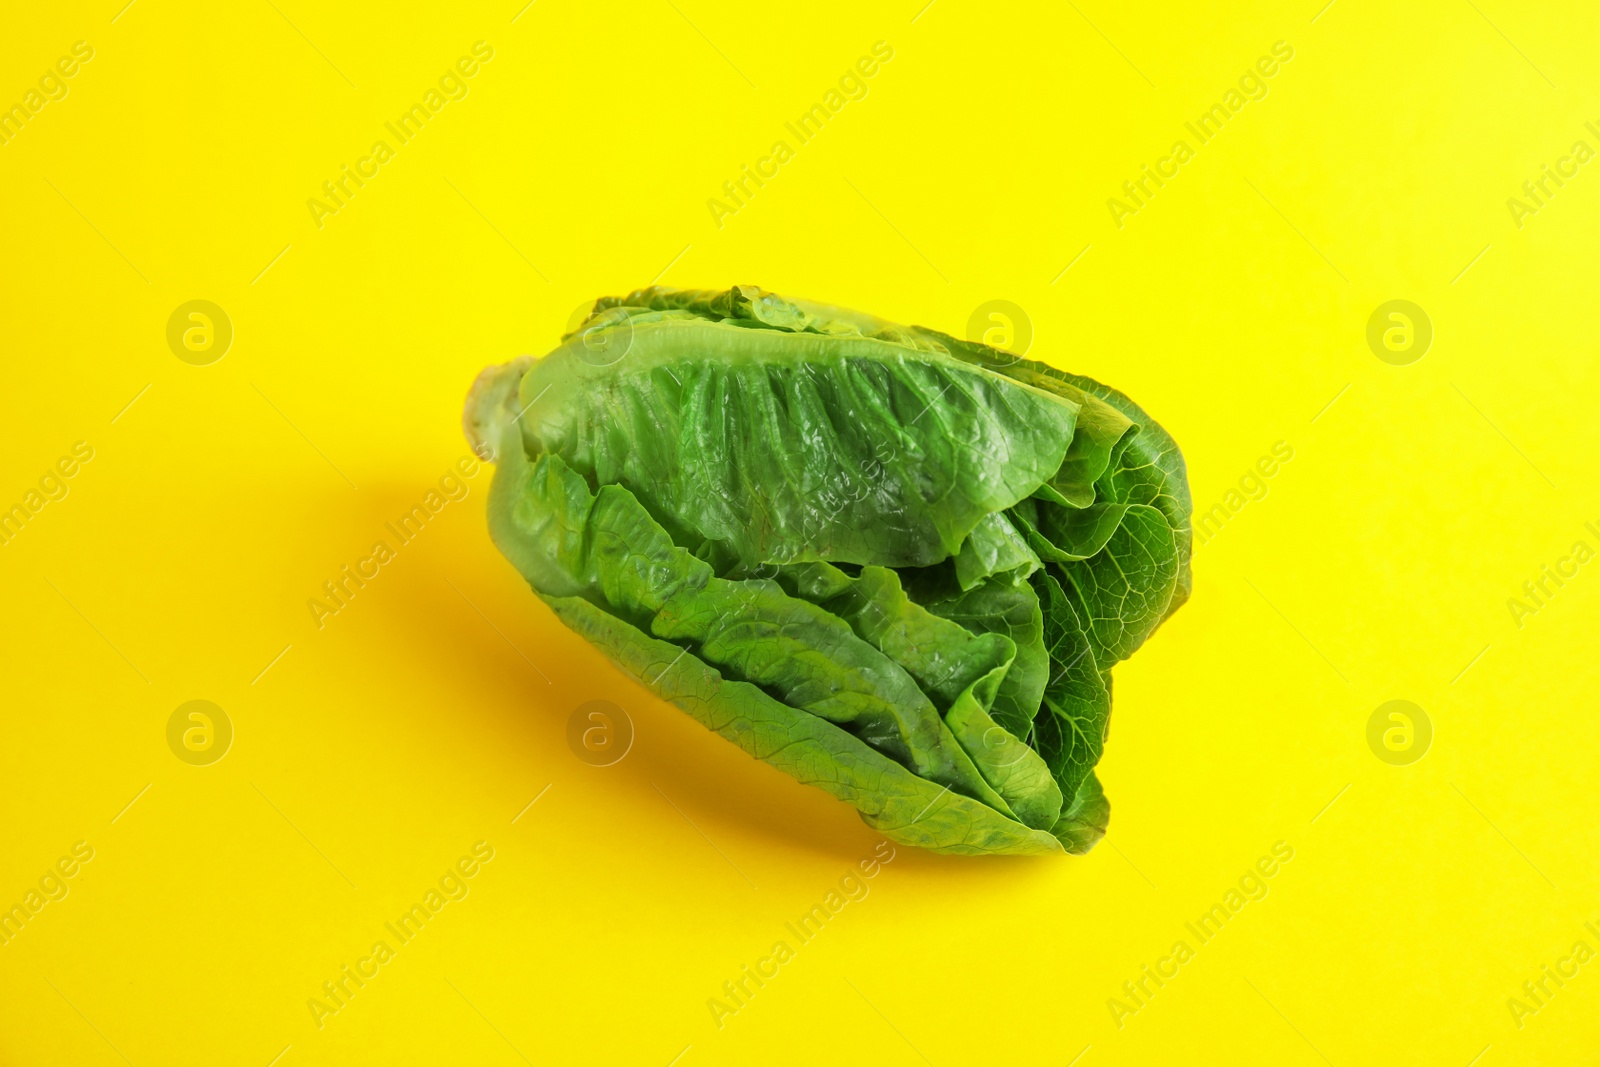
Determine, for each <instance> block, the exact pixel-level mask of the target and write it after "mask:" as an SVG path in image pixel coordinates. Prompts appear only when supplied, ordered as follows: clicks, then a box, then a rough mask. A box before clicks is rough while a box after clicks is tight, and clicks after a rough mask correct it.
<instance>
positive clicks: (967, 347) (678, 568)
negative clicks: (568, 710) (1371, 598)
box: [463, 286, 1190, 854]
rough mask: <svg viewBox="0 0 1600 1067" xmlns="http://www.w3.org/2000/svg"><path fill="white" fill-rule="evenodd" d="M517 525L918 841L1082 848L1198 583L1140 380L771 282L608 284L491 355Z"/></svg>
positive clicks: (474, 414) (514, 536)
mask: <svg viewBox="0 0 1600 1067" xmlns="http://www.w3.org/2000/svg"><path fill="white" fill-rule="evenodd" d="M463 422H464V425H465V429H466V432H467V436H468V438H469V440H470V441H471V442H472V443H473V446H474V448H475V450H476V451H477V452H478V453H479V455H481V456H483V457H484V458H486V459H490V460H492V461H493V462H495V464H496V471H495V476H494V482H493V485H492V486H491V489H490V493H489V532H490V535H491V537H492V538H493V540H494V542H495V544H496V546H497V547H499V549H500V550H501V552H502V553H503V554H504V555H505V556H506V558H507V559H508V560H509V561H510V562H511V563H512V564H513V565H514V566H515V567H516V569H517V570H518V571H519V572H520V573H521V574H522V576H523V577H524V578H525V579H526V580H527V581H528V583H529V584H530V585H531V586H532V588H533V590H534V591H535V593H537V594H538V595H539V597H540V598H541V599H542V600H544V602H545V603H546V604H548V605H549V606H550V608H551V609H552V610H553V611H554V612H555V613H556V615H557V617H559V618H560V619H561V620H562V621H563V622H564V623H565V624H566V625H567V626H568V627H569V628H571V629H572V630H574V631H575V632H576V633H578V634H580V635H581V636H583V637H584V638H585V639H587V640H588V641H590V642H591V643H592V644H594V645H595V646H596V647H598V648H600V649H601V650H602V651H604V652H605V653H606V654H607V655H608V656H609V657H610V658H611V659H612V660H613V661H614V662H615V663H617V664H618V666H619V667H621V669H623V670H624V671H625V672H627V673H628V674H629V675H631V676H632V677H633V678H635V679H636V680H638V681H639V682H640V683H641V684H643V685H644V686H645V687H646V688H647V689H649V690H650V691H651V692H653V693H655V694H656V695H658V696H660V697H661V698H663V699H665V700H668V701H670V702H672V703H674V704H676V705H677V706H678V707H679V708H681V709H683V710H684V711H686V712H687V713H689V714H690V715H692V716H694V717H695V718H696V719H698V720H699V721H700V722H701V723H703V724H704V725H706V726H707V727H708V728H710V729H712V730H714V731H716V732H717V733H719V734H720V735H722V736H723V737H725V738H727V739H728V740H730V741H732V742H733V743H735V744H737V745H739V746H740V747H741V748H743V749H744V750H745V751H746V752H749V753H750V754H751V755H753V756H755V757H757V758H759V759H762V760H765V761H766V762H768V763H770V764H772V765H773V766H775V767H777V768H778V769H780V770H782V771H785V772H786V773H788V774H790V775H792V776H793V777H795V778H796V779H798V780H800V781H802V782H806V783H808V784H811V785H816V786H818V787H819V788H822V789H825V790H827V791H828V792H829V793H831V794H832V795H834V796H835V797H838V798H839V799H841V800H843V801H845V802H846V803H849V804H851V805H853V806H854V807H856V809H857V810H858V811H859V812H860V814H861V817H862V818H863V819H864V820H865V821H866V822H867V823H868V824H869V825H870V826H872V827H874V828H875V829H876V830H878V831H879V832H880V833H883V834H884V835H885V836H887V837H889V838H891V839H892V840H894V841H897V842H901V843H904V844H909V845H917V846H920V847H924V848H928V849H931V850H934V851H938V852H949V853H958V854H995V853H1014V854H1039V853H1059V852H1062V851H1066V852H1074V853H1081V852H1086V851H1087V850H1088V849H1090V848H1092V847H1093V846H1094V844H1095V843H1096V842H1097V841H1098V840H1099V839H1100V838H1101V837H1103V836H1104V834H1105V832H1106V827H1107V824H1108V819H1109V815H1110V806H1109V803H1108V802H1107V800H1106V798H1105V794H1104V792H1103V790H1102V789H1101V786H1100V782H1099V779H1098V778H1097V776H1096V775H1095V770H1094V769H1095V766H1096V764H1097V763H1098V762H1099V759H1100V756H1101V754H1102V752H1103V750H1104V745H1105V740H1106V736H1107V729H1108V725H1109V718H1110V711H1111V686H1110V682H1111V668H1112V667H1113V666H1114V665H1115V664H1116V663H1117V662H1120V661H1121V660H1123V659H1126V658H1127V657H1128V656H1129V655H1131V654H1132V653H1133V652H1134V651H1135V650H1136V649H1137V648H1138V647H1139V646H1140V645H1141V644H1143V642H1144V641H1145V640H1147V639H1148V638H1149V636H1150V635H1151V634H1152V633H1153V632H1154V631H1155V630H1156V628H1157V627H1159V625H1160V624H1161V623H1162V622H1163V621H1164V620H1165V619H1166V618H1167V617H1168V616H1170V614H1171V613H1172V612H1173V611H1174V610H1176V608H1177V607H1178V606H1179V605H1180V604H1182V603H1183V601H1184V600H1185V599H1186V598H1187V597H1188V594H1189V589H1190V581H1189V552H1190V528H1189V507H1190V505H1189V491H1188V483H1187V479H1186V477H1185V473H1184V466H1183V458H1182V455H1181V453H1180V452H1179V451H1178V448H1177V445H1176V444H1175V443H1174V442H1173V441H1172V439H1171V437H1170V436H1168V435H1167V434H1166V432H1165V431H1164V430H1162V429H1161V427H1160V426H1158V425H1157V424H1156V423H1155V422H1154V421H1153V420H1151V419H1150V418H1149V416H1148V415H1146V414H1145V413H1144V412H1143V411H1142V410H1141V409H1140V408H1138V407H1137V406H1136V405H1134V404H1133V403H1132V401H1129V400H1128V399H1127V398H1126V397H1124V396H1123V395H1122V394H1121V393H1118V392H1116V391H1115V390H1112V389H1109V388H1108V387H1106V386H1103V385H1100V384H1099V383H1098V382H1094V381H1092V380H1090V379H1087V378H1083V377H1080V376H1077V375H1071V374H1067V373H1065V372H1063V371H1059V370H1057V369H1055V368H1053V367H1050V366H1048V365H1046V364H1043V363H1038V362H1034V361H1031V360H1024V359H1020V358H1018V357H1016V356H1013V355H1011V354H1009V353H1006V352H1002V351H999V350H996V349H993V348H989V347H987V346H984V345H980V344H975V343H973V342H969V341H963V340H959V339H957V338H954V337H950V336H949V335H946V334H942V333H939V332H937V331H934V330H928V329H925V328H922V327H915V326H911V327H907V326H900V325H897V324H894V323H891V322H887V321H885V320H882V319H878V318H876V317H875V316H871V315H867V314H864V313H860V312H853V311H847V310H844V309H839V308H833V307H828V306H826V305H821V304H814V303H810V302H807V301H800V300H787V299H785V298H783V297H780V296H777V295H776V294H773V293H769V292H766V291H764V290H761V289H759V288H756V287H754V286H735V287H733V288H732V289H728V290H720V291H716V290H672V289H663V288H657V287H652V288H648V289H642V290H638V291H636V292H634V293H630V294H628V295H627V296H624V297H606V298H602V299H601V300H599V301H597V302H596V304H595V308H594V311H593V313H592V314H591V315H590V317H589V318H588V320H587V321H585V322H584V323H583V324H582V325H580V326H579V327H578V329H576V330H575V331H573V332H572V333H571V334H569V335H568V336H567V337H565V338H564V339H563V341H562V343H561V345H560V346H558V347H557V348H556V349H555V350H554V351H552V352H550V353H549V354H548V355H546V356H544V357H542V358H540V359H531V358H528V357H523V358H521V359H519V360H516V361H513V362H512V363H508V364H505V365H502V366H498V367H491V368H489V369H488V370H486V371H484V373H483V374H482V375H480V376H479V378H478V381H477V382H476V383H475V384H474V386H473V389H472V391H471V393H470V395H469V397H468V401H467V408H466V412H465V414H464V417H463Z"/></svg>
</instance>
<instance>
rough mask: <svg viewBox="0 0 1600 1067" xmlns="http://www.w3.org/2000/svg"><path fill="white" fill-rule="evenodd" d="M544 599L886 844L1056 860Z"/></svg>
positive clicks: (789, 712)
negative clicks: (843, 807) (846, 808)
mask: <svg viewBox="0 0 1600 1067" xmlns="http://www.w3.org/2000/svg"><path fill="white" fill-rule="evenodd" d="M544 599H545V602H546V603H547V604H549V605H550V607H551V608H552V609H554V611H555V613H556V615H557V616H558V617H560V619H561V621H562V622H564V623H566V624H567V625H568V626H569V627H571V628H572V629H573V630H574V631H575V632H577V633H578V634H579V635H580V636H582V637H584V638H585V639H587V640H588V641H589V642H590V643H591V644H593V645H595V646H596V647H597V648H599V649H600V650H601V651H603V652H605V653H606V655H608V656H610V657H611V658H612V660H614V661H615V662H616V663H617V665H618V666H620V667H621V668H622V669H623V670H624V671H626V672H627V673H628V674H630V675H632V676H633V677H634V678H637V679H638V680H639V681H640V682H641V683H642V684H644V686H645V687H646V688H647V689H649V690H650V691H651V692H653V693H655V694H656V695H657V696H659V697H661V698H662V699H663V700H667V701H670V702H671V703H673V704H676V705H677V706H678V707H680V708H682V709H683V710H684V711H686V712H688V713H689V714H690V715H692V716H693V717H694V718H695V719H697V720H699V721H700V722H701V723H702V724H704V725H705V726H707V727H708V728H710V729H711V730H714V731H716V732H717V733H718V734H720V735H722V736H723V737H724V738H726V739H727V740H729V741H732V742H733V743H734V744H736V745H738V746H739V747H740V748H742V749H744V750H745V751H746V752H748V753H750V754H751V755H752V756H755V757H756V758H757V759H760V760H765V761H766V762H767V763H770V764H772V765H773V766H774V767H776V768H778V769H779V770H781V771H784V772H785V773H787V774H790V775H792V776H793V777H794V778H796V779H798V780H799V781H801V782H804V783H806V784H807V785H814V786H817V787H818V788H821V789H824V790H826V791H827V792H829V793H831V794H833V795H834V796H836V797H838V798H839V799H840V800H842V801H844V802H845V803H847V804H852V805H854V806H855V807H856V808H857V809H858V810H859V811H860V812H861V818H862V820H863V821H864V822H866V824H867V825H868V826H871V827H872V828H874V829H875V830H877V831H878V832H879V833H881V834H883V835H884V836H885V837H888V838H889V839H890V840H892V841H896V842H899V843H901V844H906V845H917V846H919V847H922V848H928V849H933V850H935V851H939V852H953V853H958V854H961V855H981V854H988V853H1022V854H1044V853H1051V852H1055V853H1059V852H1061V851H1062V848H1063V845H1062V843H1061V842H1060V841H1059V840H1057V838H1056V837H1055V836H1054V835H1052V834H1051V833H1047V832H1044V831H1041V830H1033V829H1029V828H1028V827H1027V826H1024V825H1023V824H1022V823H1020V822H1017V821H1016V820H1014V819H1008V818H1006V817H1005V816H1003V815H1001V814H1000V813H999V812H997V811H995V810H994V809H993V808H991V807H989V806H988V805H986V804H982V803H980V802H978V801H976V800H972V799H970V798H968V797H964V796H961V795H960V794H958V793H952V792H951V791H950V790H948V789H946V788H944V787H943V786H939V785H935V784H934V783H932V782H930V781H928V780H927V779H925V778H919V777H918V776H916V775H915V774H913V773H911V772H910V771H908V770H906V769H905V768H904V767H902V766H901V765H900V764H898V763H896V762H895V761H894V760H891V759H890V758H889V757H887V756H885V755H883V754H882V753H880V752H878V751H877V750H876V749H873V748H871V747H870V746H868V745H867V744H865V743H864V742H863V741H861V740H860V739H859V738H856V737H854V736H852V735H850V734H848V733H846V732H845V731H843V730H841V729H839V727H837V726H835V725H833V724H832V723H830V722H828V721H827V720H826V719H820V718H818V717H817V716H815V715H811V714H808V713H807V712H804V711H799V710H797V709H795V708H792V707H790V706H788V705H787V704H784V703H782V702H781V701H778V700H775V699H773V698H772V697H770V696H768V695H767V694H766V693H763V692H762V691H761V690H760V689H758V688H757V687H755V686H753V685H750V684H748V683H746V682H734V681H727V680H725V679H724V678H723V677H722V675H721V674H720V673H719V672H718V671H716V670H715V669H714V668H712V667H708V666H707V665H706V664H705V663H703V662H701V661H700V659H699V658H698V657H696V656H694V655H692V654H685V653H684V652H683V650H682V649H680V648H679V647H678V646H677V645H674V644H671V643H669V642H666V641H661V640H658V639H656V638H652V637H650V636H648V635H646V634H644V633H643V632H641V631H640V630H638V629H637V628H636V627H633V626H630V625H629V624H628V623H626V622H624V621H623V620H621V619H619V618H617V617H616V616H614V615H609V614H607V613H606V612H604V611H602V610H601V609H599V608H597V607H595V605H593V604H591V603H590V602H589V601H587V600H584V599H582V598H581V597H545V598H544ZM1058 825H1059V824H1058ZM1069 847H1070V846H1069Z"/></svg>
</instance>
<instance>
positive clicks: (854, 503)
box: [519, 317, 1077, 567]
mask: <svg viewBox="0 0 1600 1067" xmlns="http://www.w3.org/2000/svg"><path fill="white" fill-rule="evenodd" d="M606 332H607V333H610V334H616V333H622V332H625V333H626V340H625V341H623V340H617V341H615V342H612V341H606V342H605V344H604V345H603V346H602V347H603V349H604V350H605V351H607V352H610V351H615V350H619V349H621V350H625V355H623V356H622V357H621V358H620V359H618V360H617V361H616V362H614V363H610V364H607V365H604V366H596V365H594V363H592V362H591V359H592V358H593V350H592V349H591V348H589V347H586V344H585V343H583V342H580V340H579V339H578V338H577V337H575V338H573V339H572V340H569V341H568V342H566V343H565V344H564V345H563V346H562V347H560V348H558V349H556V350H555V351H554V352H552V353H551V354H550V355H548V356H546V357H545V358H544V359H542V360H540V361H538V362H537V363H535V364H533V366H532V367H531V368H530V369H529V371H528V373H527V374H526V375H525V376H524V377H523V380H522V383H521V387H520V389H521V391H520V397H519V400H520V403H521V404H522V405H523V406H525V408H526V410H525V411H524V412H523V414H522V416H521V422H522V427H523V434H524V439H525V445H526V447H527V449H528V450H529V451H530V452H532V453H535V454H536V453H539V452H556V453H559V454H560V455H561V456H562V457H563V458H565V459H566V461H567V463H568V464H569V465H570V466H571V467H572V468H573V469H574V470H576V471H578V472H579V473H580V474H582V475H583V476H584V477H585V478H586V479H588V480H590V481H591V482H593V483H594V484H598V485H610V484H617V485H621V486H624V487H625V488H627V489H629V490H630V491H632V492H633V493H634V494H635V495H636V496H637V497H638V498H639V500H640V501H641V502H642V503H644V505H645V506H646V507H647V508H648V509H649V511H650V513H651V514H652V515H654V516H655V517H656V518H657V519H658V520H659V521H661V522H662V524H663V525H664V526H665V527H666V528H667V529H668V530H669V531H670V532H671V533H672V534H673V535H674V537H675V538H676V539H677V540H679V542H680V543H682V544H685V545H686V546H688V547H692V548H693V547H698V546H699V544H700V542H703V541H709V542H713V543H716V544H717V545H720V546H723V547H724V548H725V550H726V551H727V552H728V553H729V554H731V556H732V557H735V558H737V559H739V560H742V561H747V562H772V563H791V562H799V561H803V560H823V559H826V560H834V561H846V562H852V563H862V564H865V563H878V564H882V565H885V566H896V567H898V566H926V565H929V564H933V563H937V562H938V561H940V560H942V559H945V558H947V557H948V556H950V555H952V554H954V553H956V552H958V551H959V550H960V549H961V546H962V543H963V541H964V540H965V539H966V538H967V536H968V535H969V534H970V533H971V532H972V530H973V528H974V527H975V526H977V525H978V524H979V523H980V522H981V521H982V520H984V519H985V518H986V517H987V516H989V515H991V514H993V513H994V512H997V511H1001V510H1003V509H1005V508H1008V507H1010V506H1011V505H1012V504H1014V503H1016V502H1017V501H1018V500H1020V499H1022V498H1023V497H1025V496H1028V495H1029V494H1030V493H1032V492H1033V491H1034V490H1035V488H1037V487H1038V486H1039V485H1040V484H1041V483H1042V482H1043V481H1044V480H1045V479H1046V478H1049V477H1050V476H1051V475H1052V474H1053V473H1054V472H1055V471H1056V470H1058V469H1059V468H1060V465H1061V460H1062V457H1063V456H1064V455H1065V454H1066V450H1067V446H1068V444H1069V442H1070V441H1071V440H1072V437H1073V427H1074V425H1075V422H1076V417H1077V408H1076V407H1075V406H1074V405H1073V404H1072V403H1070V402H1068V401H1065V400H1062V399H1061V398H1059V397H1056V396H1053V395H1051V394H1048V393H1045V392H1042V391H1040V390H1035V389H1028V388H1018V387H1017V386H1016V384H1015V383H1013V382H1011V381H1010V380H1009V379H1007V378H1005V377H1003V376H1001V375H997V374H992V373H988V372H974V369H973V368H971V367H969V366H967V365H965V364H963V363H961V362H960V361H958V360H955V359H952V358H950V357H948V356H944V355H941V354H938V353H932V352H922V351H917V350H910V349H906V348H904V347H902V346H898V345H893V344H889V343H886V342H883V341H879V340H876V339H871V338H864V337H846V338H836V337H828V336H824V335H820V334H814V333H791V332H786V331H783V330H779V329H773V328H760V329H750V328H745V327H739V326H735V325H731V324H729V323H728V322H725V321H711V320H706V319H698V318H693V317H657V318H654V319H653V320H640V321H637V322H636V321H635V320H632V319H628V318H626V317H624V318H621V319H619V320H618V324H617V325H613V326H609V327H606ZM587 341H588V342H590V343H593V342H594V338H593V336H590V337H588V338H587Z"/></svg>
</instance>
